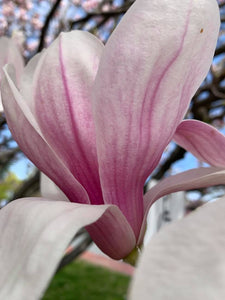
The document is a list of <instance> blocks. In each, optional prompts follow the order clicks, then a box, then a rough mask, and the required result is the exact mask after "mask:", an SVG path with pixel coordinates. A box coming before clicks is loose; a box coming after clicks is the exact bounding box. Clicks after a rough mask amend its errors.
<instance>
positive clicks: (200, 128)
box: [174, 120, 225, 167]
mask: <svg viewBox="0 0 225 300" xmlns="http://www.w3.org/2000/svg"><path fill="white" fill-rule="evenodd" d="M174 141H175V142H176V143H177V144H179V145H180V146H181V147H183V148H185V149H186V150H187V151H190V152H191V153H192V154H193V155H195V156H196V157H197V158H198V159H199V160H201V161H204V162H207V163H208V164H210V165H212V166H218V167H225V136H224V135H223V134H221V133H220V132H219V131H218V130H216V129H215V128H214V127H212V126H210V125H208V124H206V123H203V122H200V121H196V120H185V121H183V122H181V124H180V125H179V126H178V128H177V130H176V133H175V135H174Z"/></svg>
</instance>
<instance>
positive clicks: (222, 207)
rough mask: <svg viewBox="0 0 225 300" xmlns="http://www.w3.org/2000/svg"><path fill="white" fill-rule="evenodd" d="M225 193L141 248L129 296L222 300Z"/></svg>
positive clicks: (134, 299)
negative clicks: (224, 196) (143, 248)
mask: <svg viewBox="0 0 225 300" xmlns="http://www.w3.org/2000/svg"><path fill="white" fill-rule="evenodd" d="M224 220H225V198H222V199H221V200H218V201H216V202H215V203H211V204H207V205H205V206H204V207H201V208H199V209H198V210H197V211H196V212H194V213H192V214H190V215H189V216H187V217H186V218H184V219H183V220H181V221H178V222H176V223H173V224H171V225H168V226H167V227H165V228H164V229H162V230H161V231H160V232H159V234H158V235H156V236H155V238H153V239H152V240H151V242H150V243H149V245H148V246H147V248H146V249H145V250H144V252H143V255H142V256H141V258H140V261H139V264H138V268H137V272H136V274H135V278H134V281H133V284H132V288H131V293H130V298H129V299H130V300H137V299H141V300H147V299H153V300H203V299H204V300H222V299H225V256H224V248H225V226H224Z"/></svg>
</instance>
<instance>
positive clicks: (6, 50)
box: [0, 36, 24, 82]
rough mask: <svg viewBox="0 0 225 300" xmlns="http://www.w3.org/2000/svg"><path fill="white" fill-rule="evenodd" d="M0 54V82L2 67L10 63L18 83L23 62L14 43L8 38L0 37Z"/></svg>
mask: <svg viewBox="0 0 225 300" xmlns="http://www.w3.org/2000/svg"><path fill="white" fill-rule="evenodd" d="M0 53H1V55H0V80H1V78H2V75H3V71H2V68H3V67H4V65H6V64H8V63H11V64H13V65H14V67H15V70H16V77H17V81H18V82H20V79H21V75H22V73H23V68H24V60H23V57H22V55H21V53H20V50H19V49H18V47H17V45H16V44H15V42H14V41H13V40H12V39H9V38H8V37H5V36H3V37H1V38H0Z"/></svg>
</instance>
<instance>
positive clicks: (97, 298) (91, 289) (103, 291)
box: [43, 260, 130, 300]
mask: <svg viewBox="0 0 225 300" xmlns="http://www.w3.org/2000/svg"><path fill="white" fill-rule="evenodd" d="M129 282H130V277H129V276H126V275H121V274H119V273H116V272H111V271H110V270H107V269H105V268H102V267H98V266H94V265H92V264H89V263H86V262H84V261H81V260H77V261H74V262H73V263H71V264H70V265H68V266H66V267H65V268H63V269H62V270H60V271H59V272H58V273H57V274H56V275H55V277H54V278H53V280H52V282H51V284H50V286H49V288H48V290H47V291H46V294H45V296H44V297H43V300H103V299H104V300H124V299H126V293H127V289H128V285H129Z"/></svg>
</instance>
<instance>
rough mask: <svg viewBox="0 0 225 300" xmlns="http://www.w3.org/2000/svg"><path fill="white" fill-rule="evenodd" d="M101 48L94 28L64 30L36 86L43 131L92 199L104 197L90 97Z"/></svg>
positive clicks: (48, 54)
mask: <svg viewBox="0 0 225 300" xmlns="http://www.w3.org/2000/svg"><path fill="white" fill-rule="evenodd" d="M71 49H72V50H71ZM102 50H103V45H102V44H101V42H100V41H99V40H97V39H96V38H95V37H94V36H92V35H91V34H90V33H87V32H82V31H72V32H70V33H66V34H61V35H60V37H59V38H58V39H57V40H56V41H55V42H54V43H53V44H52V45H51V46H50V47H49V48H48V49H47V50H46V54H45V57H44V59H43V60H42V62H41V63H40V64H39V66H38V71H37V72H36V74H35V77H36V81H35V87H34V101H35V118H36V120H37V122H38V123H39V125H40V127H41V131H42V134H43V135H44V137H45V139H46V140H47V141H48V143H49V145H51V147H52V148H54V151H56V153H57V155H58V156H59V157H60V158H61V159H62V160H63V161H64V162H65V165H66V166H67V167H68V169H69V170H70V172H71V173H72V174H73V175H74V176H75V177H76V179H77V180H78V181H79V182H80V183H81V184H82V185H83V187H84V188H85V189H86V191H87V193H88V195H89V198H90V201H91V203H93V204H101V203H103V199H102V192H101V186H100V180H99V174H98V162H97V154H96V145H95V143H96V142H95V129H94V124H93V119H92V109H91V102H90V93H91V87H92V84H93V81H94V78H95V74H96V71H97V68H98V62H99V59H100V56H101V53H102Z"/></svg>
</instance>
